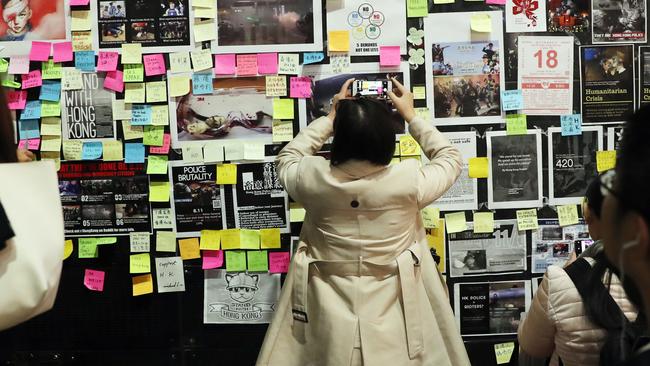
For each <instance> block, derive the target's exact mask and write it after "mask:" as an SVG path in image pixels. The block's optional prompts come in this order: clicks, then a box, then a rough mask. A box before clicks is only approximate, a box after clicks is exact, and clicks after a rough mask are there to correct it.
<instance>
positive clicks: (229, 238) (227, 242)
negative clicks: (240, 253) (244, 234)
mask: <svg viewBox="0 0 650 366" xmlns="http://www.w3.org/2000/svg"><path fill="white" fill-rule="evenodd" d="M240 248H241V236H240V230H239V229H225V230H221V249H223V250H229V249H240Z"/></svg>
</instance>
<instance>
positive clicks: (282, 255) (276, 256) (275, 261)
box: [269, 252, 291, 273]
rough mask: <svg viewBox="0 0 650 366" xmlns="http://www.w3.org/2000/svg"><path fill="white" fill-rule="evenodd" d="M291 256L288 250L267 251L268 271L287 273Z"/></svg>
mask: <svg viewBox="0 0 650 366" xmlns="http://www.w3.org/2000/svg"><path fill="white" fill-rule="evenodd" d="M290 263H291V257H290V256H289V252H270V253H269V272H270V273H287V272H288V271H289V264H290Z"/></svg>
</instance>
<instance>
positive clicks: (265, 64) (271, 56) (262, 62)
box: [257, 53, 278, 75]
mask: <svg viewBox="0 0 650 366" xmlns="http://www.w3.org/2000/svg"><path fill="white" fill-rule="evenodd" d="M257 72H258V73H259V74H260V75H267V74H277V73H278V54H277V53H258V54H257Z"/></svg>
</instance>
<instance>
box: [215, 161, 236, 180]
mask: <svg viewBox="0 0 650 366" xmlns="http://www.w3.org/2000/svg"><path fill="white" fill-rule="evenodd" d="M217 184H237V165H236V164H219V165H217Z"/></svg>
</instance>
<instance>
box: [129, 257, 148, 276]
mask: <svg viewBox="0 0 650 366" xmlns="http://www.w3.org/2000/svg"><path fill="white" fill-rule="evenodd" d="M149 272H151V258H150V257H149V253H140V254H132V255H131V257H130V261H129V273H149Z"/></svg>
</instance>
